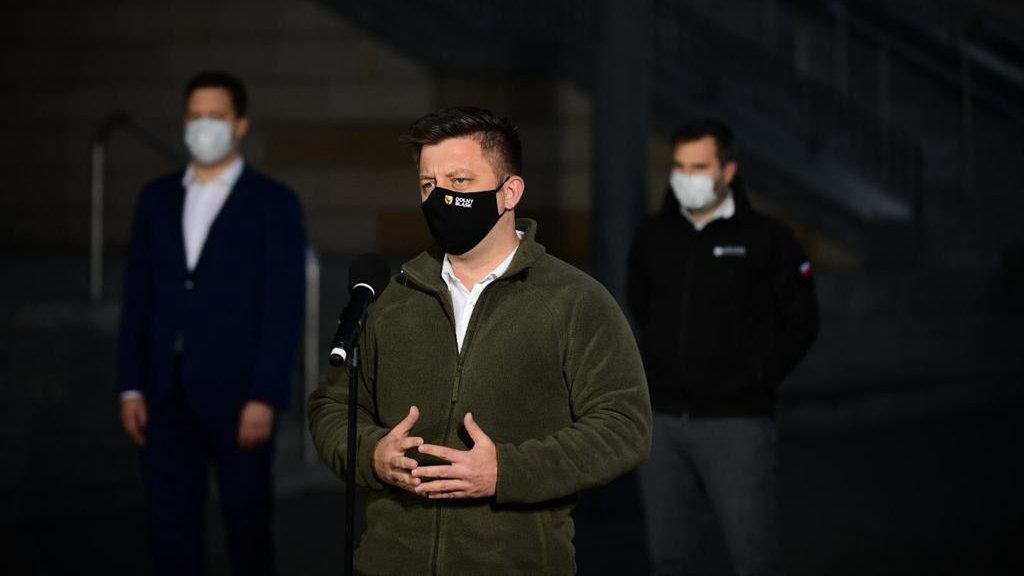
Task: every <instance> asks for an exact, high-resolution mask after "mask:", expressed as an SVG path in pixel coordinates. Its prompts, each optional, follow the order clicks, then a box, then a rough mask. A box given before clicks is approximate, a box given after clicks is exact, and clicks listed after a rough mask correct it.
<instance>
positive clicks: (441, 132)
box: [401, 106, 523, 179]
mask: <svg viewBox="0 0 1024 576" xmlns="http://www.w3.org/2000/svg"><path fill="white" fill-rule="evenodd" d="M463 136H475V137H477V138H478V139H479V142H480V148H481V150H483V152H484V154H485V155H487V156H488V160H489V161H490V164H491V167H492V168H493V169H494V171H495V172H496V173H497V175H498V177H499V179H500V178H503V177H506V176H511V175H513V174H522V172H523V145H522V142H520V140H519V129H518V128H516V127H515V125H514V124H512V121H510V120H509V119H508V118H499V117H498V116H496V115H495V114H494V113H493V112H491V111H490V110H485V109H483V108H474V107H472V106H460V107H455V108H445V109H444V110H438V111H437V112H432V113H430V114H427V115H426V116H424V117H422V118H420V119H419V120H417V121H415V122H413V123H412V126H410V127H409V130H408V131H406V133H405V135H403V136H402V138H401V142H402V144H403V145H404V146H408V147H409V148H410V149H412V152H413V160H414V161H415V162H416V165H417V166H418V165H419V163H420V150H422V149H423V146H425V145H432V144H437V143H439V142H442V141H444V140H448V139H449V138H460V137H463Z"/></svg>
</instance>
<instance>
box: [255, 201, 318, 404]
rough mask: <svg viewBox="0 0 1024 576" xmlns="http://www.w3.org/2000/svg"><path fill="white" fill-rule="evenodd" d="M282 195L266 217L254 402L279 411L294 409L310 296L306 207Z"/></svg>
mask: <svg viewBox="0 0 1024 576" xmlns="http://www.w3.org/2000/svg"><path fill="white" fill-rule="evenodd" d="M281 192H284V194H281V196H279V200H278V201H276V202H268V207H267V213H266V214H265V215H264V217H265V218H266V221H267V228H266V246H265V254H266V256H265V257H266V260H267V261H266V271H267V272H266V277H265V279H264V294H263V317H262V319H261V321H260V341H259V345H258V347H257V353H256V358H257V361H256V363H255V365H254V368H253V375H252V384H251V388H250V390H249V399H250V400H259V401H261V402H266V403H267V404H270V405H271V406H273V407H274V408H275V409H276V410H278V411H281V410H284V409H285V408H287V406H288V399H289V391H290V390H291V384H292V371H293V369H294V367H295V355H296V352H297V351H298V346H299V340H300V337H301V332H302V322H303V310H304V304H305V295H306V294H305V293H306V279H305V270H304V264H305V257H306V235H305V233H304V232H303V227H302V207H301V205H300V204H299V201H298V199H297V198H296V197H295V196H294V195H293V194H292V193H291V192H288V191H284V190H282V191H281Z"/></svg>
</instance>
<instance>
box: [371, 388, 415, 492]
mask: <svg viewBox="0 0 1024 576" xmlns="http://www.w3.org/2000/svg"><path fill="white" fill-rule="evenodd" d="M419 417H420V411H419V408H416V407H415V406H412V407H410V408H409V414H408V415H407V416H406V417H405V418H404V419H403V420H402V421H401V422H399V423H398V424H397V425H396V426H395V427H394V428H392V429H391V432H388V434H387V436H384V437H383V438H381V439H380V440H379V441H378V442H377V446H376V447H374V449H373V471H374V472H375V473H376V474H377V478H379V479H380V480H381V482H386V483H388V484H391V485H393V486H398V487H399V488H401V489H403V490H408V491H409V492H412V491H413V490H414V489H415V488H416V487H417V486H419V484H420V479H419V478H413V477H412V474H411V472H412V470H413V469H414V468H416V464H417V463H416V461H415V460H413V459H412V458H409V457H407V456H406V455H405V451H406V450H409V449H411V448H417V447H419V446H420V445H421V444H423V438H419V437H417V436H409V432H411V431H412V427H413V426H415V425H416V421H417V420H419Z"/></svg>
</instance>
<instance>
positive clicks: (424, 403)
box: [309, 108, 651, 574]
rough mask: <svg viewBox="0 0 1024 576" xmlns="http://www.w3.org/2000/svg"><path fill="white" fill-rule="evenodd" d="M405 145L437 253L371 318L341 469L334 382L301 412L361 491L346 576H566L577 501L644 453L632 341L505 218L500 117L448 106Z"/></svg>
mask: <svg viewBox="0 0 1024 576" xmlns="http://www.w3.org/2000/svg"><path fill="white" fill-rule="evenodd" d="M405 142H406V143H407V144H408V145H409V146H410V147H411V148H412V150H413V152H414V157H415V159H416V164H417V167H418V168H419V180H420V200H421V207H422V209H423V213H424V216H425V217H426V220H427V224H428V227H429V228H430V230H431V233H432V235H433V236H434V239H435V240H436V242H437V243H436V245H435V246H433V247H431V248H430V249H428V250H427V251H425V252H423V253H422V254H420V255H419V256H418V257H416V258H414V259H413V260H411V261H409V262H407V263H406V264H405V265H404V266H403V267H402V272H401V274H399V276H397V277H396V278H394V279H393V280H392V281H391V283H390V284H389V286H388V288H387V289H386V290H384V292H383V293H382V294H381V296H380V298H379V299H378V300H377V301H376V302H375V303H374V305H373V306H372V307H371V308H370V311H369V315H368V319H367V322H366V325H365V326H364V330H363V335H362V362H361V370H360V379H359V384H360V385H359V397H358V399H357V403H358V414H359V416H358V422H357V430H358V432H357V434H358V437H357V451H356V454H354V455H352V459H351V460H350V458H349V455H348V454H346V453H345V452H346V418H347V412H346V411H347V404H348V402H349V398H348V388H347V380H348V379H347V376H346V373H345V372H344V370H342V369H332V370H331V371H329V372H328V374H327V375H326V376H325V377H324V379H323V381H322V383H321V386H320V388H319V389H318V390H317V391H316V392H315V393H313V395H312V396H311V397H310V399H309V418H310V423H309V425H310V431H311V432H312V435H313V439H314V442H315V444H316V447H317V450H318V451H319V453H320V456H321V458H322V459H323V460H324V461H325V462H326V463H327V465H328V466H330V468H331V469H332V470H334V471H335V472H336V473H337V474H338V475H342V474H343V473H344V471H345V469H346V467H347V466H349V465H353V466H355V467H356V478H357V481H358V482H359V483H360V484H362V485H364V486H367V487H368V488H370V490H369V493H368V496H367V503H366V521H367V528H366V533H365V535H364V536H363V539H362V540H361V541H360V544H359V547H358V549H357V550H356V571H357V572H359V573H360V574H572V573H574V572H575V566H576V563H575V559H574V549H573V545H572V539H573V533H574V526H573V521H572V518H571V517H570V511H571V510H572V507H573V504H574V502H575V495H576V493H577V492H579V491H580V490H583V489H586V488H592V487H595V486H599V485H601V484H604V483H607V482H608V481H610V480H612V479H613V478H615V477H617V476H619V475H621V474H623V473H624V472H626V471H628V470H630V469H631V468H633V467H634V466H636V465H637V464H638V463H639V462H640V461H641V460H643V459H644V458H645V457H646V456H647V453H648V451H649V449H650V441H651V407H650V400H649V397H648V393H647V383H646V380H645V377H644V372H643V366H642V364H641V361H640V356H639V353H638V351H637V347H636V343H635V341H634V339H633V335H632V332H631V331H630V327H629V325H628V323H627V322H626V320H625V318H624V317H623V314H622V312H621V311H620V309H619V307H618V305H617V304H616V302H615V300H614V299H613V298H612V297H611V296H610V295H609V294H608V292H607V291H606V290H605V289H604V288H603V287H601V285H600V284H598V283H597V282H596V281H594V280H593V279H592V278H590V277H589V276H587V275H586V274H584V273H582V272H580V271H579V270H576V269H575V268H573V267H572V266H569V265H568V264H566V263H564V262H562V261H560V260H558V259H557V258H554V257H553V256H551V255H549V254H547V253H546V252H545V250H544V247H543V246H541V245H540V244H538V243H537V242H536V240H535V238H534V236H535V234H536V230H537V227H536V224H535V223H534V222H532V221H530V220H525V219H521V220H516V219H515V212H514V210H515V207H516V205H517V204H518V203H519V200H520V199H521V198H522V196H523V191H524V190H525V187H526V183H525V182H524V180H523V178H522V176H521V173H522V169H521V164H522V162H521V157H522V152H521V145H520V142H519V135H518V131H517V130H516V128H515V127H514V126H513V125H512V124H511V122H509V121H508V119H505V118H498V117H496V116H495V115H494V114H492V113H491V112H489V111H487V110H482V109H478V108H452V109H446V110H442V111H439V112H435V113H433V114H430V115H427V116H425V117H423V118H421V119H420V120H418V121H416V122H415V123H414V124H413V125H412V127H411V128H410V130H409V133H408V134H407V135H406V137H405Z"/></svg>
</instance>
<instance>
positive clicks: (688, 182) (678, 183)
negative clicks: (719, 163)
mask: <svg viewBox="0 0 1024 576" xmlns="http://www.w3.org/2000/svg"><path fill="white" fill-rule="evenodd" d="M669 185H670V186H671V187H672V192H673V193H674V194H675V195H676V200H678V201H679V204H680V205H681V206H682V207H683V208H685V209H687V210H702V209H704V208H707V207H708V206H711V205H712V204H714V203H715V201H716V200H718V194H717V193H716V192H715V180H714V178H712V177H711V176H708V175H706V174H684V173H682V172H673V173H672V175H671V176H670V177H669Z"/></svg>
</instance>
